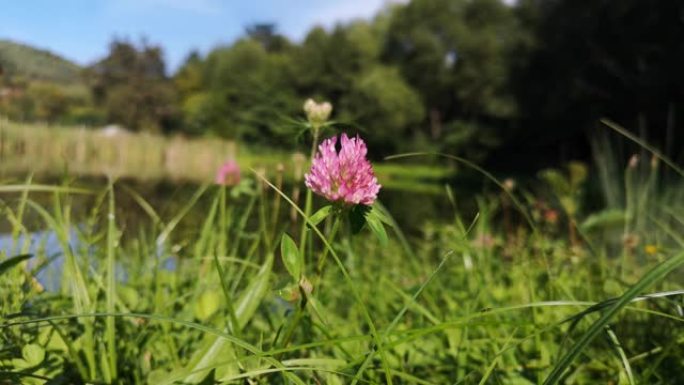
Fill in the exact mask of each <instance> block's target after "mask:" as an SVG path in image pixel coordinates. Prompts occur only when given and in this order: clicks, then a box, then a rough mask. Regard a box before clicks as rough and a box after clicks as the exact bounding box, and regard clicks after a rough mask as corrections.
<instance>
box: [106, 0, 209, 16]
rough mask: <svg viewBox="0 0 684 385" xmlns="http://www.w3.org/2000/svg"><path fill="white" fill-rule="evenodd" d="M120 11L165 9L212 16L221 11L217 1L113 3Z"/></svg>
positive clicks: (135, 0)
mask: <svg viewBox="0 0 684 385" xmlns="http://www.w3.org/2000/svg"><path fill="white" fill-rule="evenodd" d="M112 5H113V7H114V8H115V9H116V10H118V11H128V12H135V11H148V10H154V9H155V8H165V9H172V10H177V11H187V12H193V13H200V14H212V13H216V12H219V11H220V8H221V6H220V4H219V2H218V1H217V0H116V1H113V2H112Z"/></svg>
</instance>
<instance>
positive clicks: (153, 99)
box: [87, 40, 176, 132]
mask: <svg viewBox="0 0 684 385" xmlns="http://www.w3.org/2000/svg"><path fill="white" fill-rule="evenodd" d="M87 78H88V84H89V85H90V87H91V90H92V93H93V99H94V102H95V104H96V105H97V106H98V107H99V108H101V109H102V110H103V111H104V114H105V116H106V119H107V121H108V122H110V123H117V124H120V125H123V126H124V127H126V128H128V129H131V130H143V131H150V132H162V131H169V130H171V129H172V128H173V125H174V122H175V115H176V104H175V103H176V102H175V100H176V90H175V88H174V86H173V83H172V82H171V81H170V80H169V79H167V77H166V69H165V66H164V61H163V57H162V50H161V48H159V47H155V46H150V45H147V44H146V43H144V44H143V45H142V46H141V47H136V46H134V45H132V44H130V43H128V42H125V41H117V40H115V41H113V42H112V43H111V45H110V47H109V53H108V55H107V56H106V57H105V58H104V59H102V60H100V61H99V62H98V63H96V64H95V65H93V66H92V67H91V68H89V69H88V71H87Z"/></svg>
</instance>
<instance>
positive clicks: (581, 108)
mask: <svg viewBox="0 0 684 385" xmlns="http://www.w3.org/2000/svg"><path fill="white" fill-rule="evenodd" d="M518 12H519V14H520V15H521V17H522V18H523V20H528V21H529V22H530V23H531V24H533V26H534V27H535V32H536V33H535V37H536V39H535V44H534V45H530V46H528V47H527V49H526V51H527V52H525V53H523V54H524V55H525V56H527V57H528V60H527V61H525V62H523V63H520V65H519V66H518V68H517V70H516V94H517V99H518V100H519V104H520V108H521V115H522V118H523V125H524V126H525V127H527V128H528V129H527V130H526V132H525V135H524V137H525V138H528V140H531V141H534V142H536V144H537V145H539V146H542V145H544V146H546V147H549V148H551V149H552V151H556V152H558V148H561V149H563V151H565V152H567V153H569V154H572V155H574V156H583V155H585V154H586V153H588V145H587V141H586V136H587V135H586V133H590V132H591V131H593V129H594V128H595V127H596V125H597V121H598V119H599V118H602V117H609V118H611V119H613V120H615V121H617V122H619V123H620V124H622V125H623V126H625V127H626V128H628V129H630V130H632V131H633V132H635V133H637V134H638V135H640V136H641V137H642V138H643V139H646V140H648V141H650V142H652V143H654V144H657V145H660V146H661V147H662V148H664V149H665V150H666V152H668V153H669V154H670V155H672V156H674V155H676V154H675V151H676V150H678V149H681V148H682V145H681V144H682V142H683V141H684V135H682V134H681V132H682V130H681V128H680V129H677V128H678V127H681V111H682V110H683V109H684V75H683V74H682V71H681V69H682V68H683V67H684V24H683V23H682V21H681V15H682V14H684V3H682V2H681V1H677V0H662V1H656V2H653V1H647V0H622V1H595V2H577V1H572V0H535V1H531V0H527V1H523V2H521V4H520V5H519V6H518Z"/></svg>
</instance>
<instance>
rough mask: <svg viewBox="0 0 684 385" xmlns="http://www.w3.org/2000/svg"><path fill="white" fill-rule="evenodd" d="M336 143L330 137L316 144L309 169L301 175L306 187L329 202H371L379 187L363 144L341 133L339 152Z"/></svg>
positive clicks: (370, 203)
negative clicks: (316, 151) (316, 148)
mask: <svg viewBox="0 0 684 385" xmlns="http://www.w3.org/2000/svg"><path fill="white" fill-rule="evenodd" d="M336 145H337V136H334V137H332V138H329V139H326V140H324V141H323V142H322V143H321V144H320V145H319V146H318V153H317V154H316V156H315V157H314V159H313V161H312V163H311V170H310V171H309V173H308V174H306V175H304V182H305V184H306V186H307V187H308V188H310V189H311V190H312V191H313V192H315V193H316V194H318V195H321V196H323V197H325V198H326V199H328V200H329V201H331V202H340V203H344V204H346V205H357V204H362V205H372V204H373V202H375V200H376V199H377V196H378V192H379V191H380V187H381V186H380V184H378V179H377V178H376V177H375V173H374V172H373V167H372V166H371V164H370V162H369V161H368V159H366V153H367V152H368V149H367V148H366V143H364V141H363V140H362V139H361V138H359V137H358V136H357V137H355V138H351V139H350V138H349V137H348V136H347V135H346V134H342V136H341V140H340V150H339V152H338V151H337V149H336Z"/></svg>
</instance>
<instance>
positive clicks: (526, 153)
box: [0, 0, 684, 168]
mask: <svg viewBox="0 0 684 385" xmlns="http://www.w3.org/2000/svg"><path fill="white" fill-rule="evenodd" d="M683 14H684V3H682V2H681V1H678V0H661V1H657V2H653V1H648V0H606V1H592V2H579V1H573V0H520V1H518V2H517V3H516V5H514V6H508V5H505V4H504V3H502V2H501V1H500V0H413V1H411V2H409V3H407V4H393V5H391V6H388V7H387V8H386V9H384V10H383V11H382V12H381V13H379V14H378V15H377V16H376V17H375V18H373V19H372V20H370V21H355V22H351V23H348V24H341V25H337V26H336V27H335V28H333V29H331V30H326V29H323V28H320V27H316V28H313V29H312V30H311V31H309V33H308V34H307V36H306V38H305V39H304V40H303V41H302V42H301V43H295V42H292V41H290V40H288V39H287V38H286V37H284V36H282V35H280V34H279V33H278V31H277V28H276V27H275V26H273V25H269V24H261V25H255V26H252V27H250V28H247V29H246V33H245V36H244V37H242V38H240V39H238V40H237V41H235V42H233V43H232V44H230V45H226V46H220V47H216V48H215V49H214V50H212V51H211V52H209V53H208V54H206V55H205V56H202V55H200V54H198V53H192V54H190V55H189V56H188V58H187V60H186V61H185V62H184V64H183V65H182V66H181V67H180V68H179V69H178V70H177V71H176V72H175V73H174V74H172V75H169V74H168V71H167V69H166V68H165V64H164V61H163V54H162V50H161V48H160V47H156V46H153V45H150V44H147V43H144V42H143V43H142V44H140V45H136V44H132V43H130V42H127V41H115V42H113V43H112V44H111V46H110V51H109V54H108V56H107V57H105V58H104V59H102V60H101V61H99V62H98V63H96V64H94V65H92V66H91V67H90V68H88V69H87V70H85V71H84V78H85V81H86V85H87V89H88V90H89V97H88V98H82V97H79V98H71V99H69V98H67V97H66V96H64V95H62V96H61V99H59V98H58V96H59V95H58V96H55V95H52V96H50V93H45V94H41V92H35V91H34V92H33V95H34V97H33V99H31V100H32V103H33V104H34V105H36V104H39V105H40V104H41V103H42V104H47V105H48V106H54V105H56V106H58V107H57V108H54V107H53V109H52V110H50V109H49V108H47V112H43V113H42V114H37V113H35V112H34V113H33V115H31V114H27V113H23V114H22V117H23V118H29V119H30V118H35V119H43V120H55V121H65V120H67V121H70V122H71V121H76V122H79V121H81V122H84V123H89V124H92V125H96V124H108V123H117V124H120V125H123V126H125V127H127V128H129V129H133V130H147V131H155V132H182V133H185V134H188V135H215V136H220V137H225V138H231V139H238V140H243V141H247V142H250V143H259V144H263V145H271V146H272V145H278V144H280V143H281V142H282V141H283V139H284V138H289V137H291V135H289V134H290V133H291V132H292V130H295V129H297V128H296V126H295V125H293V124H292V121H291V120H290V119H291V117H292V116H297V114H301V104H302V101H303V100H304V99H305V98H308V97H314V98H319V99H326V100H329V101H331V102H332V103H333V105H334V106H335V111H334V114H333V117H334V119H335V120H336V121H338V122H345V123H350V124H353V125H354V127H356V128H357V129H358V130H359V131H362V132H364V136H365V137H366V138H367V139H368V141H369V142H370V145H371V146H372V147H373V149H374V151H375V154H376V155H384V154H389V153H394V152H398V151H415V150H431V151H444V152H448V153H452V154H458V155H462V156H466V157H468V158H471V159H475V160H478V161H488V162H489V163H490V164H491V165H495V166H498V167H502V168H505V167H509V166H513V165H515V166H516V167H519V166H520V165H521V164H525V165H527V166H530V167H540V166H543V165H544V164H545V163H553V162H558V161H563V160H568V159H571V158H583V157H585V156H587V153H588V149H589V146H588V145H587V137H588V135H587V134H588V133H591V132H592V131H593V130H596V128H597V126H598V123H597V121H598V119H599V118H601V117H608V118H611V119H614V120H616V121H618V122H619V123H621V124H622V125H624V126H625V127H627V128H628V129H630V130H632V131H634V132H636V133H638V134H639V135H641V136H642V137H644V138H645V139H647V140H649V141H651V142H654V143H655V144H657V145H659V146H661V147H662V148H665V149H666V150H667V151H668V152H669V154H670V155H671V156H677V155H678V154H677V150H678V149H680V148H682V144H684V135H683V134H681V131H682V130H681V126H682V117H681V112H682V107H684V106H683V105H682V104H683V102H684V95H683V94H682V93H683V92H684V73H683V72H682V70H681V69H682V68H684V21H683V20H682V15H683ZM54 92H56V91H54V90H53V93H54ZM49 97H51V98H52V99H55V98H57V99H58V100H59V101H60V102H58V103H55V102H54V100H52V99H50V101H48V102H45V101H41V100H42V99H45V98H49ZM41 98H42V99H41ZM1 102H2V100H0V108H2V107H3V104H2V103H1ZM68 102H70V103H71V105H73V106H75V107H74V108H71V107H69V103H68ZM5 104H6V103H5ZM43 109H46V108H43ZM3 112H4V113H5V114H9V113H7V108H4V109H3ZM15 115H16V114H15ZM285 134H287V135H285ZM288 145H289V143H288ZM501 153H505V154H506V156H505V157H502V156H497V155H498V154H501ZM504 159H505V160H504ZM512 159H514V161H512Z"/></svg>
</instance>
